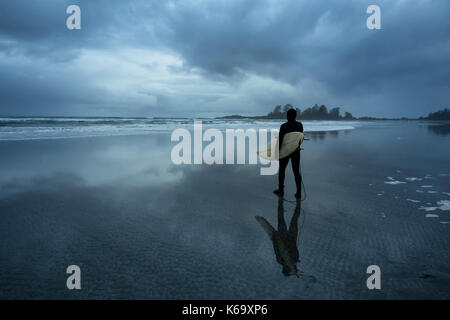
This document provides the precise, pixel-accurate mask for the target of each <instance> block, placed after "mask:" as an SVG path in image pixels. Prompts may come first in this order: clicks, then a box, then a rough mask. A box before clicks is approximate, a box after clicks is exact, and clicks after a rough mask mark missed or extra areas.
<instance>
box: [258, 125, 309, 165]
mask: <svg viewBox="0 0 450 320" xmlns="http://www.w3.org/2000/svg"><path fill="white" fill-rule="evenodd" d="M304 138H305V136H304V135H303V133H301V132H289V133H286V134H285V135H284V138H283V144H282V145H281V148H280V150H279V152H278V139H275V140H273V141H271V142H270V143H269V144H267V146H265V147H263V148H261V149H260V150H259V151H258V152H257V153H258V155H259V156H260V157H261V158H264V159H267V160H280V159H283V158H286V157H288V156H290V155H291V154H292V153H293V152H294V151H295V150H296V149H297V148H299V147H300V145H301V144H302V142H303V139H304Z"/></svg>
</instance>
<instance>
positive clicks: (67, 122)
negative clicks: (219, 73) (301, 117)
mask: <svg viewBox="0 0 450 320" xmlns="http://www.w3.org/2000/svg"><path fill="white" fill-rule="evenodd" d="M194 120H195V119H194V118H73V117H72V118H0V140H34V139H58V138H81V137H95V136H120V135H140V134H151V133H159V132H172V131H173V130H175V129H177V128H181V127H183V128H186V129H187V130H191V129H192V128H193V123H194ZM198 120H202V122H203V127H204V130H207V129H208V128H214V129H219V130H222V131H224V130H226V129H228V128H229V129H243V130H247V129H250V128H253V129H256V130H258V129H267V130H270V129H279V127H280V124H281V123H283V122H284V121H283V120H255V119H198ZM358 125H359V126H360V125H361V123H359V122H356V121H303V127H304V129H305V132H306V133H308V132H317V131H322V132H323V131H340V130H353V129H355V128H356V127H357V126H358Z"/></svg>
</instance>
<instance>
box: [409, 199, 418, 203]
mask: <svg viewBox="0 0 450 320" xmlns="http://www.w3.org/2000/svg"><path fill="white" fill-rule="evenodd" d="M406 201H409V202H414V203H419V202H420V201H419V200H414V199H406Z"/></svg>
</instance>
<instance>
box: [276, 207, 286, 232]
mask: <svg viewBox="0 0 450 320" xmlns="http://www.w3.org/2000/svg"><path fill="white" fill-rule="evenodd" d="M278 232H280V233H281V234H286V233H287V227H286V221H285V220H284V207H283V199H279V200H278Z"/></svg>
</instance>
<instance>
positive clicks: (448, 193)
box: [442, 192, 450, 196]
mask: <svg viewBox="0 0 450 320" xmlns="http://www.w3.org/2000/svg"><path fill="white" fill-rule="evenodd" d="M442 193H443V194H446V195H448V196H450V192H442Z"/></svg>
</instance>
